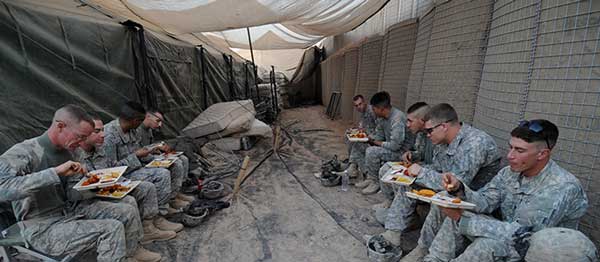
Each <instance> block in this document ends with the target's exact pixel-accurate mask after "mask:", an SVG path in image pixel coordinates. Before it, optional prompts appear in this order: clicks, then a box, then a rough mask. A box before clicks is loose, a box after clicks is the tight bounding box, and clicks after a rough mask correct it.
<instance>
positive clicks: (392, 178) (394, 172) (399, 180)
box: [381, 166, 417, 186]
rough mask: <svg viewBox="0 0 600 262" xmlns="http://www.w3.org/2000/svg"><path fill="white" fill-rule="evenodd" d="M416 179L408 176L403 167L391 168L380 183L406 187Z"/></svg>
mask: <svg viewBox="0 0 600 262" xmlns="http://www.w3.org/2000/svg"><path fill="white" fill-rule="evenodd" d="M416 179H417V178H416V177H412V176H409V175H408V169H407V168H406V167H404V166H392V168H390V170H388V171H387V172H386V173H385V175H383V177H382V178H381V181H382V182H384V183H389V184H398V185H404V186H408V185H411V184H412V183H414V182H415V180H416Z"/></svg>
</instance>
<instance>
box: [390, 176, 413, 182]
mask: <svg viewBox="0 0 600 262" xmlns="http://www.w3.org/2000/svg"><path fill="white" fill-rule="evenodd" d="M393 179H394V181H396V182H400V183H410V182H411V181H410V179H408V178H407V177H404V176H394V178H393Z"/></svg>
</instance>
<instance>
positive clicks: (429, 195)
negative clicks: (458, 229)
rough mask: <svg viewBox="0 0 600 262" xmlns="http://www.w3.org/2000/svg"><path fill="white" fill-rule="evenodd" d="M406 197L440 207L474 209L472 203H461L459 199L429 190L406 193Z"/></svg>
mask: <svg viewBox="0 0 600 262" xmlns="http://www.w3.org/2000/svg"><path fill="white" fill-rule="evenodd" d="M406 196H408V197H410V198H414V199H418V200H421V201H424V202H427V203H431V204H434V205H438V206H441V207H447V208H460V209H473V208H475V204H473V203H469V202H466V201H462V200H461V199H460V198H456V197H452V196H447V195H443V194H441V193H435V192H434V191H433V190H430V189H421V190H412V191H411V192H406Z"/></svg>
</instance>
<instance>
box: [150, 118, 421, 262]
mask: <svg viewBox="0 0 600 262" xmlns="http://www.w3.org/2000/svg"><path fill="white" fill-rule="evenodd" d="M324 111H325V108H324V107H322V106H311V107H303V108H295V109H288V110H284V111H283V112H282V113H281V115H280V117H279V120H278V124H279V125H280V126H281V127H283V128H284V129H285V130H286V131H287V133H288V134H289V135H290V136H291V138H292V140H293V141H289V140H285V141H283V142H284V144H285V146H283V147H282V148H281V149H280V150H279V152H280V156H281V159H280V158H279V157H278V156H277V155H276V154H273V155H272V156H270V157H269V158H267V159H266V160H265V161H264V163H262V164H261V165H260V166H259V167H258V168H256V170H255V171H254V173H252V174H251V176H250V177H249V178H248V179H247V180H246V181H245V183H244V184H243V186H242V189H241V192H240V196H239V198H238V199H237V200H235V201H234V202H232V206H231V207H230V208H228V209H224V210H222V211H219V213H217V214H216V215H214V216H213V217H211V218H210V219H209V220H208V221H206V222H205V223H204V224H202V225H200V226H198V227H196V228H186V229H184V230H183V231H182V232H180V233H179V235H178V237H177V238H175V239H173V240H171V241H168V242H166V243H165V242H163V243H154V244H151V245H149V246H148V248H149V249H151V250H154V251H159V252H161V253H162V254H163V256H164V259H163V261H290V262H292V261H367V260H368V258H367V250H366V247H365V245H364V243H363V242H364V241H363V235H365V234H377V233H381V232H383V231H384V228H383V227H382V226H381V225H379V223H378V222H377V221H375V218H374V214H373V211H372V210H371V206H372V205H373V204H376V203H379V202H381V201H382V200H383V195H382V194H381V193H378V194H375V195H370V196H364V195H362V194H360V190H359V189H357V188H355V187H350V190H348V191H346V192H344V191H341V189H340V187H339V186H338V187H323V186H321V184H320V183H319V181H318V180H317V179H316V178H315V177H314V176H313V174H314V173H315V172H319V170H320V165H321V161H323V160H329V159H331V158H332V157H333V156H334V155H337V156H338V157H339V158H340V159H345V158H347V157H348V152H347V147H346V145H345V144H344V140H343V134H344V130H345V129H346V128H348V127H350V126H351V123H347V122H346V123H345V122H342V121H340V120H336V121H332V120H330V119H327V117H326V115H325V114H324ZM271 147H272V141H269V140H261V141H259V142H258V143H257V145H255V147H254V148H253V149H251V150H249V151H245V152H243V151H240V152H236V155H237V156H236V157H233V158H234V159H235V160H236V161H241V159H242V158H243V156H245V155H249V156H250V157H251V165H256V164H257V163H256V161H258V160H259V159H261V157H262V156H264V154H265V153H267V152H268V150H269V149H271ZM223 154H225V152H223ZM282 160H283V161H282ZM286 166H287V168H286ZM288 168H289V170H288ZM233 180H234V177H231V178H228V179H225V182H228V183H230V184H233ZM405 236H406V237H405V241H403V242H404V244H403V249H404V250H405V251H408V250H410V249H412V248H414V246H415V245H416V239H417V237H418V231H416V230H415V231H412V232H408V233H406V234H405Z"/></svg>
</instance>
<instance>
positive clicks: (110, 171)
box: [73, 166, 127, 191]
mask: <svg viewBox="0 0 600 262" xmlns="http://www.w3.org/2000/svg"><path fill="white" fill-rule="evenodd" d="M125 170H127V166H118V167H111V168H105V169H98V170H94V171H91V172H89V173H88V174H87V175H86V176H85V177H83V178H82V179H81V180H80V181H79V182H77V184H75V186H73V188H74V189H75V190H79V191H81V190H89V189H94V188H98V187H103V186H110V185H114V184H115V183H116V182H117V180H119V178H121V176H122V175H123V173H125Z"/></svg>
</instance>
